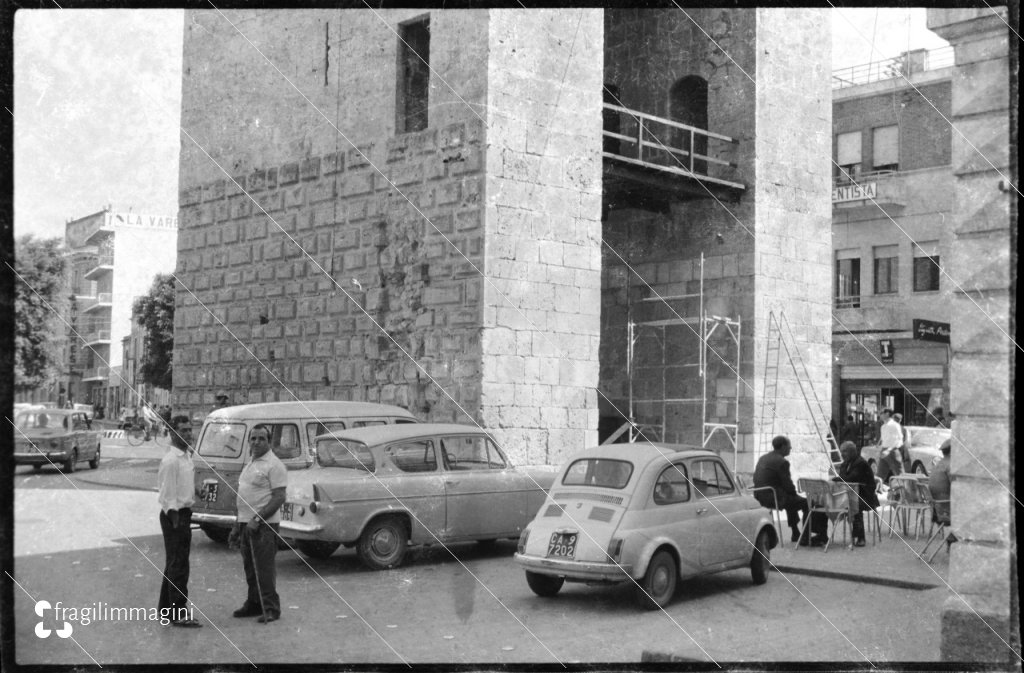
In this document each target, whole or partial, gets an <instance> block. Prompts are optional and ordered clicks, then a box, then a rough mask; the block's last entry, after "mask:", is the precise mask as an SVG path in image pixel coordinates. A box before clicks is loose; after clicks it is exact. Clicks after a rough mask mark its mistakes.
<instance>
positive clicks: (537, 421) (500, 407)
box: [481, 9, 604, 463]
mask: <svg viewBox="0 0 1024 673" xmlns="http://www.w3.org/2000/svg"><path fill="white" fill-rule="evenodd" d="M603 32H604V26H603V12H602V11H601V10H595V9H581V10H492V11H491V12H490V25H489V50H488V52H489V53H488V59H489V60H488V72H487V83H488V84H487V86H488V92H487V106H486V108H485V109H486V117H487V129H486V143H487V147H486V175H487V184H486V190H485V191H486V208H485V210H486V214H485V219H486V224H485V241H484V247H485V250H484V258H485V259H484V276H485V277H484V281H483V312H484V314H483V328H482V335H481V345H482V350H483V353H482V362H483V364H482V372H481V376H482V380H481V420H482V422H483V424H484V426H485V427H487V428H488V430H490V431H492V432H493V434H494V436H495V437H496V439H498V441H499V442H500V443H501V444H502V445H503V446H504V447H505V448H506V450H507V451H508V452H509V453H510V454H511V455H512V457H513V458H514V459H515V460H516V461H517V462H519V463H558V462H560V461H561V460H562V459H563V458H564V457H565V456H566V455H567V454H568V453H571V452H572V451H575V450H578V449H581V448H584V447H586V446H591V445H594V444H596V443H597V420H598V417H597V415H598V411H597V385H598V345H599V340H600V307H601V295H600V293H601V156H600V151H601V101H602V93H601V91H602V88H601V87H602V81H603V80H602V76H603V63H604V60H603V39H602V35H603Z"/></svg>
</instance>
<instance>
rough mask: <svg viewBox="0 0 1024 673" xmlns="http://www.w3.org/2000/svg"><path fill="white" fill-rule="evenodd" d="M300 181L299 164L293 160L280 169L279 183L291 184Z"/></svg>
mask: <svg viewBox="0 0 1024 673" xmlns="http://www.w3.org/2000/svg"><path fill="white" fill-rule="evenodd" d="M298 181H299V164H298V162H297V161H292V162H289V163H287V164H284V165H283V166H281V167H280V168H279V169H278V174H277V184H278V185H279V186H284V185H291V184H294V183H296V182H298Z"/></svg>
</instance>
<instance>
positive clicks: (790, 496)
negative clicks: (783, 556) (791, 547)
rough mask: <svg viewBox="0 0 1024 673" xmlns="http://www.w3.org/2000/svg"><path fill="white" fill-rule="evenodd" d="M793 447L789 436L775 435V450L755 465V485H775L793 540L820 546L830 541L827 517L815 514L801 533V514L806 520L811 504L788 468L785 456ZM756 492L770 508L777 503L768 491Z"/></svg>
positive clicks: (773, 447) (805, 520)
mask: <svg viewBox="0 0 1024 673" xmlns="http://www.w3.org/2000/svg"><path fill="white" fill-rule="evenodd" d="M792 449H793V447H792V445H791V444H790V442H789V438H788V437H786V436H784V435H778V436H777V437H775V438H773V439H772V451H771V452H770V453H766V454H765V455H763V456H761V458H760V460H758V461H757V466H756V467H755V468H754V488H760V487H762V486H771V487H772V490H773V491H774V492H775V498H776V499H777V501H778V503H779V509H782V510H785V511H786V519H787V521H788V523H789V527H790V529H791V531H792V540H793V542H796V541H797V540H799V541H800V545H801V546H807V545H808V544H810V545H811V546H813V547H819V546H822V545H824V544H825V543H826V542H828V533H827V530H828V519H826V518H824V517H813V518H812V519H811V525H810V526H806V525H805V530H804V536H803V538H801V537H800V521H801V518H800V517H801V516H802V518H803V521H804V523H805V524H806V522H807V516H808V513H809V512H810V507H809V506H808V504H807V498H805V497H803V496H802V495H799V494H798V493H797V492H796V486H794V485H793V477H792V476H791V475H790V472H789V461H788V460H786V456H788V455H789V453H790V451H792ZM754 496H755V497H756V498H757V501H758V502H760V503H761V504H762V505H763V506H765V507H767V508H768V509H773V508H774V507H775V499H773V498H772V496H771V494H769V493H768V491H757V492H756V493H755V494H754ZM806 528H810V529H811V533H812V534H813V537H811V538H810V540H808V533H807V530H806Z"/></svg>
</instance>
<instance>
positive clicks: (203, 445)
mask: <svg viewBox="0 0 1024 673" xmlns="http://www.w3.org/2000/svg"><path fill="white" fill-rule="evenodd" d="M244 437H245V425H243V424H242V423H208V424H207V425H206V428H205V429H204V430H203V436H202V437H201V438H200V439H199V449H198V451H199V455H200V456H211V457H214V458H237V457H238V456H240V455H241V454H242V439H243V438H244Z"/></svg>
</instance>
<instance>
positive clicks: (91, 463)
mask: <svg viewBox="0 0 1024 673" xmlns="http://www.w3.org/2000/svg"><path fill="white" fill-rule="evenodd" d="M99 466H100V447H99V446H97V447H96V455H95V456H93V457H92V460H90V461H89V467H90V468H91V469H93V470H95V469H96V468H97V467H99Z"/></svg>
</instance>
